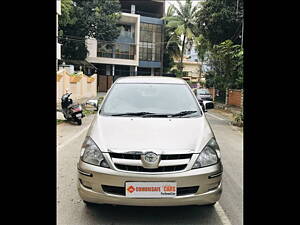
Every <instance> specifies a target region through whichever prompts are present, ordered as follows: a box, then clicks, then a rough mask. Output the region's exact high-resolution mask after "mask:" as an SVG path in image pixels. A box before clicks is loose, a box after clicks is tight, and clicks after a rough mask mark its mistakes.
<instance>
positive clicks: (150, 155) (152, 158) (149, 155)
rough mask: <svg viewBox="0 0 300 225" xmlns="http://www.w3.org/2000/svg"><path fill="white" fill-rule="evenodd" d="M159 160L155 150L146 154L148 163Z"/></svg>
mask: <svg viewBox="0 0 300 225" xmlns="http://www.w3.org/2000/svg"><path fill="white" fill-rule="evenodd" d="M157 160H158V155H157V154H155V153H154V152H148V153H146V154H145V161H146V162H148V163H155V162H156V161H157Z"/></svg>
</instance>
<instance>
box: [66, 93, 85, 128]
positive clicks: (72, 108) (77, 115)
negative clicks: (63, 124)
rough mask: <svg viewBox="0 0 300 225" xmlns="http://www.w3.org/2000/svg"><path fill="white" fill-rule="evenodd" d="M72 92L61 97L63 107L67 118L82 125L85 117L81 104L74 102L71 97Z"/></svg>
mask: <svg viewBox="0 0 300 225" xmlns="http://www.w3.org/2000/svg"><path fill="white" fill-rule="evenodd" d="M71 94H72V93H66V94H64V95H63V96H62V97H61V108H62V112H63V114H64V117H65V119H66V120H69V121H73V122H76V123H77V124H78V125H81V124H82V122H81V119H82V118H83V117H84V114H83V112H82V107H81V105H80V104H73V100H72V99H71V98H70V95H71Z"/></svg>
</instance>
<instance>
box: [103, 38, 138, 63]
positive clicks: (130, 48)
mask: <svg viewBox="0 0 300 225" xmlns="http://www.w3.org/2000/svg"><path fill="white" fill-rule="evenodd" d="M97 44H98V46H97V57H105V58H113V59H131V60H134V59H135V57H136V44H127V43H106V42H98V43H97Z"/></svg>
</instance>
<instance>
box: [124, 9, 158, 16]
mask: <svg viewBox="0 0 300 225" xmlns="http://www.w3.org/2000/svg"><path fill="white" fill-rule="evenodd" d="M121 11H122V12H125V13H131V10H130V9H121ZM135 14H138V15H141V16H147V17H153V18H161V17H162V15H160V14H158V13H150V12H145V11H140V10H136V11H135Z"/></svg>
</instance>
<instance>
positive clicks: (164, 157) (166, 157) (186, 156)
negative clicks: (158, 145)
mask: <svg viewBox="0 0 300 225" xmlns="http://www.w3.org/2000/svg"><path fill="white" fill-rule="evenodd" d="M192 155H193V154H178V155H161V160H173V159H190V158H191V157H192Z"/></svg>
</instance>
